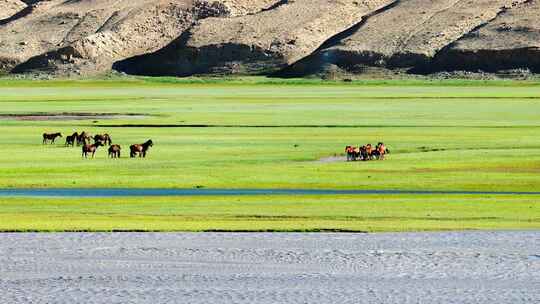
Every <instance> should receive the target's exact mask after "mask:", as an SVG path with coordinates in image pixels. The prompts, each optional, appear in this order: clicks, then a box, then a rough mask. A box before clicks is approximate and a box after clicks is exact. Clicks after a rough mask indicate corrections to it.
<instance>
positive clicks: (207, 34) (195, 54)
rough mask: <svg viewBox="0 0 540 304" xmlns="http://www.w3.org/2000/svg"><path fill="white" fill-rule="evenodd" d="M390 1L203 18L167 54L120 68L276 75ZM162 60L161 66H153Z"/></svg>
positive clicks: (321, 2) (289, 6)
mask: <svg viewBox="0 0 540 304" xmlns="http://www.w3.org/2000/svg"><path fill="white" fill-rule="evenodd" d="M389 3H391V1H390V0H370V1H344V0H338V1H334V0H297V1H291V2H287V3H282V4H281V5H279V6H276V7H275V8H274V9H271V10H265V11H262V12H260V13H258V14H251V15H246V16H242V17H237V18H208V19H205V20H202V21H201V22H200V23H199V24H198V25H196V26H195V27H194V28H193V29H191V30H190V31H189V34H188V35H187V40H185V41H178V42H177V43H176V44H173V45H171V46H170V47H169V49H168V50H167V51H164V52H160V53H158V54H156V55H155V56H150V58H142V59H140V60H138V61H132V62H129V63H127V64H124V65H123V67H124V68H127V69H129V68H130V67H133V66H137V68H138V69H137V71H136V72H137V73H139V74H169V75H191V74H202V73H209V72H210V73H227V74H228V73H248V74H261V73H272V72H276V71H278V70H280V69H282V68H285V67H286V66H288V65H290V64H293V63H294V62H296V61H298V60H300V59H302V58H303V57H306V56H309V55H310V54H311V53H312V52H313V51H315V50H316V49H317V48H318V47H319V46H320V45H321V44H323V43H324V42H325V41H326V40H327V39H330V38H331V37H332V36H334V35H336V34H338V33H340V32H343V31H345V30H347V29H348V28H350V27H352V26H354V25H355V24H357V23H358V22H360V21H361V20H362V17H364V16H366V15H367V14H369V13H370V12H372V11H374V10H376V9H378V8H380V7H382V6H385V5H387V4H389ZM162 59H165V61H166V63H165V64H164V65H160V66H156V62H157V61H161V60H162Z"/></svg>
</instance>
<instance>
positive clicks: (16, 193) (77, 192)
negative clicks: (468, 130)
mask: <svg viewBox="0 0 540 304" xmlns="http://www.w3.org/2000/svg"><path fill="white" fill-rule="evenodd" d="M249 195H263V196H265V195H266V196H276V195H278V196H279V195H297V196H305V195H540V192H527V191H466V190H462V191H459V190H457V191H452V190H374V189H371V190H368V189H365V190H354V189H352V190H335V189H189V188H183V189H175V188H170V189H166V188H161V189H160V188H147V189H144V188H94V189H92V188H47V189H23V188H11V189H10V188H8V189H0V197H65V198H70V197H72V198H77V197H163V196H169V197H174V196H249Z"/></svg>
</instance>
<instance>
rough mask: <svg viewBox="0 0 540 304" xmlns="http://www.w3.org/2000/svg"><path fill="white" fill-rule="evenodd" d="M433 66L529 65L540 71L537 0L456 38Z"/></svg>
mask: <svg viewBox="0 0 540 304" xmlns="http://www.w3.org/2000/svg"><path fill="white" fill-rule="evenodd" d="M433 65H434V67H433V68H434V69H440V70H444V69H449V70H454V69H462V70H478V69H479V70H484V71H488V72H496V71H498V70H501V69H517V68H522V69H531V70H532V71H533V72H535V73H540V2H539V1H529V2H527V3H524V4H521V5H519V6H516V7H515V8H512V9H509V10H507V11H505V12H504V13H502V14H501V15H500V16H499V17H498V18H496V19H495V20H494V21H493V22H490V23H489V24H487V25H486V26H483V27H481V28H479V29H477V30H475V31H473V32H472V33H471V34H470V35H467V36H466V37H463V38H462V39H460V40H458V41H457V42H456V43H455V44H454V45H453V46H452V47H451V48H450V49H449V50H448V51H447V52H445V53H443V54H440V55H439V56H438V57H437V58H436V62H435V63H434V64H433Z"/></svg>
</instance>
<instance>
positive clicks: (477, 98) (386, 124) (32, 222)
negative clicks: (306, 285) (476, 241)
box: [0, 78, 540, 231]
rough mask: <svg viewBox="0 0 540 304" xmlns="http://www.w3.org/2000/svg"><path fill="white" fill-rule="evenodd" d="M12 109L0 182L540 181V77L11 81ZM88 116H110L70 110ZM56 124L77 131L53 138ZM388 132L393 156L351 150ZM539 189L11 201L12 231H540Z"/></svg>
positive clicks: (3, 209) (6, 203) (485, 184)
mask: <svg viewBox="0 0 540 304" xmlns="http://www.w3.org/2000/svg"><path fill="white" fill-rule="evenodd" d="M0 105H1V107H0V132H1V136H0V188H201V187H202V188H227V189H234V188H242V189H258V188H259V189H260V188H264V189H269V188H276V189H280V188H290V189H366V190H385V189H395V190H442V191H486V192H492V191H505V192H512V191H518V192H538V191H540V135H539V134H540V132H539V131H540V84H539V83H535V82H513V81H494V82H478V81H361V82H353V83H339V82H322V81H316V80H275V79H266V78H247V79H232V80H205V79H187V80H186V79H183V80H177V79H172V78H156V79H151V78H130V79H112V80H80V81H33V82H30V81H21V80H0ZM73 113H76V114H80V113H96V115H97V116H95V117H86V118H84V119H80V118H79V119H76V120H74V119H64V117H63V116H61V115H70V114H73ZM36 114H42V115H50V114H54V115H57V116H54V117H50V119H44V118H43V117H42V118H40V119H37V118H38V117H35V116H31V115H36ZM98 114H99V115H98ZM58 115H60V116H58ZM68 118H69V117H68ZM83 130H84V131H87V132H90V133H92V134H97V133H104V132H106V133H108V134H110V135H111V137H112V140H113V143H118V144H120V145H121V146H122V147H123V150H122V153H123V155H122V156H123V157H122V158H121V159H117V160H113V159H108V158H107V151H106V148H105V149H104V148H100V149H99V150H98V152H97V154H96V157H95V159H82V158H81V150H80V147H75V148H71V147H64V140H65V136H66V135H68V134H71V133H73V132H75V131H78V132H80V131H83ZM44 132H47V133H52V132H62V134H63V135H64V138H62V139H60V140H59V141H58V142H57V143H56V144H55V145H42V144H41V140H42V139H41V135H42V133H44ZM147 139H152V140H153V142H154V147H152V148H151V149H150V151H149V153H148V157H147V158H146V159H138V158H137V159H130V158H129V157H128V156H129V149H128V147H129V145H130V144H133V143H142V142H144V141H146V140H147ZM379 141H383V142H385V144H386V145H387V146H388V147H389V149H390V151H391V154H390V155H389V156H388V158H387V160H385V161H371V162H350V163H347V162H345V161H342V160H341V159H340V157H342V156H343V150H344V147H345V146H346V145H358V144H366V143H372V144H376V143H377V142H379ZM539 199H540V195H538V196H535V195H454V194H452V195H425V194H422V195H362V196H359V195H357V196H355V195H351V196H344V195H335V196H332V195H324V196H320V197H316V196H243V197H164V198H163V197H161V198H152V197H147V198H64V199H59V198H7V197H4V198H1V197H0V230H1V231H78V230H84V231H115V230H118V231H124V230H125V231H127V230H143V231H203V230H223V231H327V230H335V231H411V230H415V231H416V230H452V229H459V230H462V229H538V228H540V200H539Z"/></svg>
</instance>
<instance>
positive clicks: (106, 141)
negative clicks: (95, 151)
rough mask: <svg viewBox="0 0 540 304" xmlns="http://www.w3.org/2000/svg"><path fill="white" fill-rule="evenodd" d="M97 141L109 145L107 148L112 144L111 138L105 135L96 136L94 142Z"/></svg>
mask: <svg viewBox="0 0 540 304" xmlns="http://www.w3.org/2000/svg"><path fill="white" fill-rule="evenodd" d="M98 141H100V142H102V143H103V144H105V145H109V146H110V145H111V144H112V140H111V137H110V136H109V134H107V133H105V134H96V135H95V136H94V142H98Z"/></svg>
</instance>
